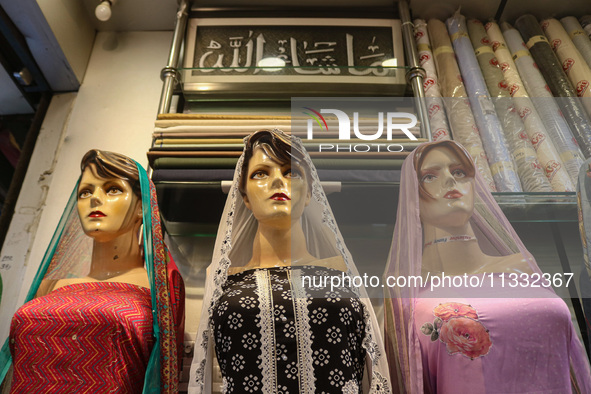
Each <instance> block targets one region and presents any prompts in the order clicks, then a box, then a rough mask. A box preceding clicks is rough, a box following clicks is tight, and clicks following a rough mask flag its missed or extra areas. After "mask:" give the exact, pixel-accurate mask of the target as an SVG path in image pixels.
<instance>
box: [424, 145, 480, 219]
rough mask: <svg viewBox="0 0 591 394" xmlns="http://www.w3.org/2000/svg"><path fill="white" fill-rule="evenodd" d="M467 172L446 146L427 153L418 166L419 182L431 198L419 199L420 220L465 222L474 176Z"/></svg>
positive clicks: (469, 212)
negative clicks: (419, 166)
mask: <svg viewBox="0 0 591 394" xmlns="http://www.w3.org/2000/svg"><path fill="white" fill-rule="evenodd" d="M468 172H469V171H467V169H466V168H465V166H464V165H463V164H462V162H461V161H460V160H459V158H458V157H457V156H456V154H455V153H454V152H453V151H451V150H450V149H448V148H445V147H438V148H435V149H433V150H431V151H429V152H428V153H427V155H426V156H425V158H424V160H423V163H422V165H421V168H420V169H419V182H420V183H421V184H422V185H423V188H424V189H425V190H426V191H427V192H428V193H429V194H430V195H431V196H432V197H433V198H429V197H428V196H425V197H424V198H420V199H419V209H420V215H421V222H422V223H423V224H430V225H433V226H435V227H439V228H450V227H459V226H463V225H465V224H467V223H468V221H469V220H470V218H471V217H472V213H473V211H474V178H473V177H469V176H468V175H467V173H468Z"/></svg>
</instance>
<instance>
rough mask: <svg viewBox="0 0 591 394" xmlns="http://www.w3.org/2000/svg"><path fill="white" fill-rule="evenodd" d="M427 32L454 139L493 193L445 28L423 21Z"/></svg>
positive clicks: (488, 171)
mask: <svg viewBox="0 0 591 394" xmlns="http://www.w3.org/2000/svg"><path fill="white" fill-rule="evenodd" d="M427 30H428V33H429V39H430V41H431V46H432V48H433V59H434V60H435V67H436V69H437V76H438V82H439V87H440V89H441V94H442V95H443V103H444V105H445V109H446V110H447V114H448V116H449V123H450V127H451V130H452V134H453V137H454V140H456V141H458V142H459V143H460V144H462V145H463V146H464V148H466V150H467V151H468V153H470V156H472V160H474V165H475V166H476V168H477V169H478V172H479V173H480V175H482V177H483V178H484V180H485V181H486V184H487V185H488V186H489V189H490V191H496V190H497V189H496V185H495V182H494V180H493V177H492V174H491V172H490V168H489V165H488V159H487V157H486V153H485V151H484V147H483V146H482V140H481V139H480V134H479V132H478V127H476V122H475V120H474V115H473V114H472V109H471V108H470V102H469V100H468V93H466V89H465V88H464V83H463V82H462V77H461V75H460V69H459V68H458V63H457V61H456V56H455V54H454V50H453V48H452V46H451V41H450V39H449V34H448V33H447V28H446V27H445V24H444V23H443V22H442V21H440V20H437V19H431V20H429V22H427Z"/></svg>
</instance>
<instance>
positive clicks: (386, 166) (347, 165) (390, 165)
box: [152, 157, 404, 170]
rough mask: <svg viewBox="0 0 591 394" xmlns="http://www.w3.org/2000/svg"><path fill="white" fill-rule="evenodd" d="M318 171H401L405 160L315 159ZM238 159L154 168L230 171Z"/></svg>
mask: <svg viewBox="0 0 591 394" xmlns="http://www.w3.org/2000/svg"><path fill="white" fill-rule="evenodd" d="M313 161H314V165H315V166H316V169H319V168H333V169H344V170H372V169H377V170H400V168H401V167H402V162H403V161H404V160H403V159H391V160H388V159H384V160H382V159H362V160H361V159H360V160H355V159H351V158H339V159H314V160H313ZM237 162H238V159H237V158H217V157H216V158H200V157H189V158H183V157H162V158H158V159H155V160H154V164H153V165H152V168H153V169H154V170H158V169H182V168H185V169H190V168H201V169H208V168H209V169H228V168H232V169H235V168H236V163H237Z"/></svg>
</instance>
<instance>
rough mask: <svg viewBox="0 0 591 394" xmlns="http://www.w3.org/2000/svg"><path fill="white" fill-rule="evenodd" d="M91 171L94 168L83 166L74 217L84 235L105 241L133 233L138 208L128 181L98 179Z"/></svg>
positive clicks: (137, 200) (139, 213) (140, 211)
mask: <svg viewBox="0 0 591 394" xmlns="http://www.w3.org/2000/svg"><path fill="white" fill-rule="evenodd" d="M91 167H92V169H91ZM93 170H94V165H90V166H88V167H86V169H85V170H84V172H83V173H82V177H81V178H80V185H79V186H78V203H77V207H78V215H79V216H80V222H81V224H82V229H83V230H84V232H85V233H86V235H88V236H89V237H92V238H94V239H95V240H97V241H100V242H105V241H109V240H112V239H115V238H116V237H119V236H120V235H122V234H125V233H127V232H129V231H132V230H134V228H135V227H136V225H138V224H139V222H140V220H141V216H142V209H141V204H140V203H139V199H138V197H137V196H136V195H135V194H134V193H133V191H132V187H131V185H130V184H129V182H127V181H126V180H124V179H120V178H99V177H97V176H96V174H95V173H94V171H93Z"/></svg>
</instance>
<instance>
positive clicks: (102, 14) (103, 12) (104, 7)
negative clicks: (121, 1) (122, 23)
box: [94, 0, 116, 22]
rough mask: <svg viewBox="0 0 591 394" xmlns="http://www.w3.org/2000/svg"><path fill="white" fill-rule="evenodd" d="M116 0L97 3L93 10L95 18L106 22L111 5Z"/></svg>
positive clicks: (109, 14)
mask: <svg viewBox="0 0 591 394" xmlns="http://www.w3.org/2000/svg"><path fill="white" fill-rule="evenodd" d="M115 1H116V0H104V1H103V2H101V3H100V4H99V5H97V6H96V9H95V10H94V14H95V15H96V19H98V20H99V21H101V22H106V21H108V20H109V19H111V6H112V5H113V4H114V3H115Z"/></svg>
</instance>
